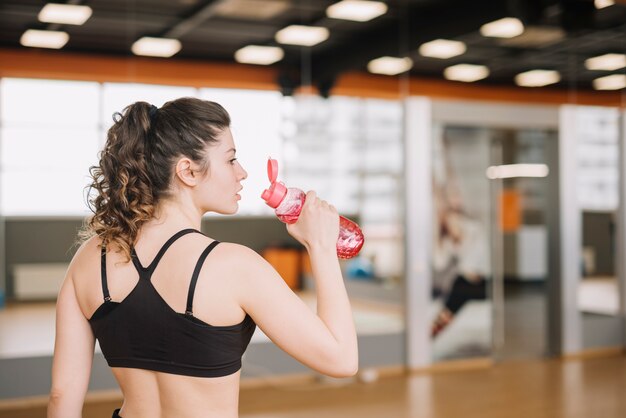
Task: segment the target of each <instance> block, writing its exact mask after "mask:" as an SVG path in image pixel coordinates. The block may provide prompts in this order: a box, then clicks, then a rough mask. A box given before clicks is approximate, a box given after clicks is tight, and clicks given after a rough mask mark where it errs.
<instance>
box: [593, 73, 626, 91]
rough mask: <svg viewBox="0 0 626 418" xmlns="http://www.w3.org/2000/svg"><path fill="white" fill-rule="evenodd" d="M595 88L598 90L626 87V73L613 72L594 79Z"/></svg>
mask: <svg viewBox="0 0 626 418" xmlns="http://www.w3.org/2000/svg"><path fill="white" fill-rule="evenodd" d="M593 88H594V89H596V90H619V89H623V88H626V75H624V74H613V75H607V76H606V77H600V78H596V79H595V80H593Z"/></svg>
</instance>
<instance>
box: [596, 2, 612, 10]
mask: <svg viewBox="0 0 626 418" xmlns="http://www.w3.org/2000/svg"><path fill="white" fill-rule="evenodd" d="M593 4H594V5H595V6H596V9H604V8H605V7H609V6H613V5H614V4H615V0H594V2H593Z"/></svg>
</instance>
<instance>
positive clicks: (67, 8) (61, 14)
mask: <svg viewBox="0 0 626 418" xmlns="http://www.w3.org/2000/svg"><path fill="white" fill-rule="evenodd" d="M91 13H92V10H91V7H89V6H78V5H74V4H56V3H49V4H46V5H45V6H44V7H43V9H41V11H40V12H39V15H38V16H37V18H38V19H39V21H40V22H46V23H61V24H66V25H82V24H83V23H85V22H86V21H87V19H89V18H90V17H91Z"/></svg>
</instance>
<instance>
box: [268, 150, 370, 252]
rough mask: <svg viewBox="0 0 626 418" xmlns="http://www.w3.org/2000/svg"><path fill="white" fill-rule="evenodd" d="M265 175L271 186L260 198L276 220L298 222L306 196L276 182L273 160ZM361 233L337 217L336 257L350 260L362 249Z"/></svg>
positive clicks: (288, 222)
mask: <svg viewBox="0 0 626 418" xmlns="http://www.w3.org/2000/svg"><path fill="white" fill-rule="evenodd" d="M267 175H268V177H269V179H270V182H271V185H270V187H269V188H268V189H266V190H265V191H263V194H262V195H261V198H262V199H263V200H265V203H267V205H268V206H269V207H271V208H274V209H275V211H276V216H277V217H278V219H280V220H281V221H283V222H284V223H287V224H292V223H295V222H296V221H297V220H298V216H299V215H300V211H301V210H302V206H303V205H304V201H305V199H306V194H305V193H304V192H303V191H302V190H300V189H297V188H293V187H290V188H287V187H286V186H285V184H284V183H282V182H280V181H276V179H277V178H278V162H277V161H276V160H273V159H271V158H270V159H269V160H268V161H267ZM363 241H364V237H363V232H361V229H360V228H359V226H358V225H357V224H356V223H354V222H352V221H351V220H349V219H346V218H344V217H343V216H340V217H339V237H338V239H337V256H338V257H339V258H352V257H354V256H355V255H357V254H358V253H359V251H360V250H361V247H363Z"/></svg>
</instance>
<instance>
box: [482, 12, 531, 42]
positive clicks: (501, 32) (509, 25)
mask: <svg viewBox="0 0 626 418" xmlns="http://www.w3.org/2000/svg"><path fill="white" fill-rule="evenodd" d="M523 32H524V25H523V24H522V22H521V21H520V20H519V19H516V18H514V17H505V18H503V19H500V20H496V21H494V22H491V23H487V24H485V25H482V26H481V27H480V33H481V35H483V36H489V37H493V38H513V37H515V36H518V35H521V34H522V33H523Z"/></svg>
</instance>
